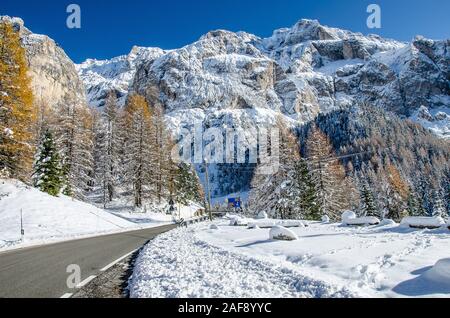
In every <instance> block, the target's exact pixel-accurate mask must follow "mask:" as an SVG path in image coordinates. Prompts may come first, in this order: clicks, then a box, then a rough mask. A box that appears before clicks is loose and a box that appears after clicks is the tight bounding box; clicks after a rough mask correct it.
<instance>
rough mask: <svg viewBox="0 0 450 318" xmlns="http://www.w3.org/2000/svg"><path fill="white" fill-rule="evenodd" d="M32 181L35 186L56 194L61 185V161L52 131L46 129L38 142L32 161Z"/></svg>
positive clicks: (59, 190)
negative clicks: (34, 158)
mask: <svg viewBox="0 0 450 318" xmlns="http://www.w3.org/2000/svg"><path fill="white" fill-rule="evenodd" d="M33 183H34V186H35V187H36V188H38V189H39V190H41V191H43V192H46V193H48V194H50V195H53V196H58V195H59V193H60V192H61V188H62V186H63V180H62V170H61V162H60V159H59V154H58V151H57V149H56V145H55V143H54V140H53V135H52V133H51V132H50V131H49V130H47V131H46V132H45V133H44V135H43V136H42V138H41V141H40V143H39V148H38V152H37V154H36V160H35V163H34V173H33Z"/></svg>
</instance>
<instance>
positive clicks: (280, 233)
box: [269, 225, 298, 241]
mask: <svg viewBox="0 0 450 318" xmlns="http://www.w3.org/2000/svg"><path fill="white" fill-rule="evenodd" d="M269 235H270V239H271V240H280V241H297V240H298V236H297V234H295V233H294V232H292V231H291V230H289V229H287V228H285V227H283V226H279V225H277V226H274V227H273V228H272V229H271V230H270V233H269Z"/></svg>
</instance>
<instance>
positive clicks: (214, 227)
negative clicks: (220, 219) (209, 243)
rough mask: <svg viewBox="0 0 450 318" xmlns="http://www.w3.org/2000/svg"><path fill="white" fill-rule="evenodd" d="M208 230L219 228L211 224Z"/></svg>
mask: <svg viewBox="0 0 450 318" xmlns="http://www.w3.org/2000/svg"><path fill="white" fill-rule="evenodd" d="M209 229H210V230H218V229H219V227H218V226H217V225H216V224H211V225H210V226H209Z"/></svg>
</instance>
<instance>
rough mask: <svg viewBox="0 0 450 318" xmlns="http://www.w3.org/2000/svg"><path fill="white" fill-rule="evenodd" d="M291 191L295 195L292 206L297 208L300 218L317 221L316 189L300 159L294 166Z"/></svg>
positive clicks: (304, 161)
mask: <svg viewBox="0 0 450 318" xmlns="http://www.w3.org/2000/svg"><path fill="white" fill-rule="evenodd" d="M292 190H293V193H294V195H295V196H294V200H293V204H294V205H295V206H297V207H298V208H299V210H300V216H301V218H302V219H307V220H312V221H319V220H320V219H321V214H320V209H319V206H318V204H317V196H316V189H315V187H314V183H313V182H312V178H311V173H310V171H309V169H308V164H307V163H306V160H304V159H300V160H299V161H298V162H297V163H296V164H295V166H294V176H293V187H292Z"/></svg>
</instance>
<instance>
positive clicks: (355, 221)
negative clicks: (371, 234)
mask: <svg viewBox="0 0 450 318" xmlns="http://www.w3.org/2000/svg"><path fill="white" fill-rule="evenodd" d="M342 224H343V225H376V224H380V220H379V219H378V218H376V217H373V216H365V217H360V218H358V217H357V216H356V214H355V212H353V211H345V212H344V213H342Z"/></svg>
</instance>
